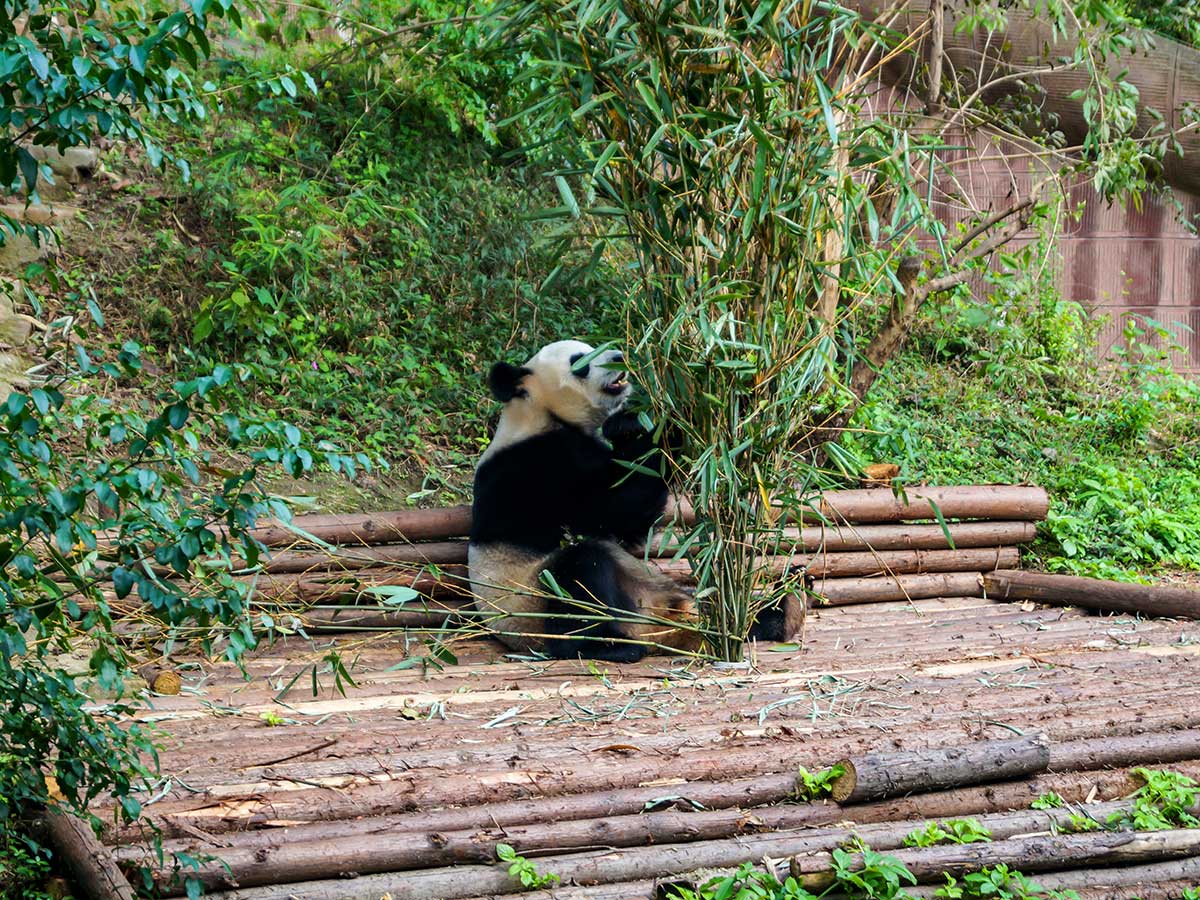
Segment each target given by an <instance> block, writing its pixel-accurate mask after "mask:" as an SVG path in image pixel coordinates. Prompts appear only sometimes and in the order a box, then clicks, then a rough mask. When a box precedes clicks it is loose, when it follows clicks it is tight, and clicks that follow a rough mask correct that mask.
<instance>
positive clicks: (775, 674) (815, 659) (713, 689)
mask: <svg viewBox="0 0 1200 900" xmlns="http://www.w3.org/2000/svg"><path fill="white" fill-rule="evenodd" d="M334 647H336V648H337V649H338V651H339V652H340V654H341V657H342V659H343V660H344V661H345V663H346V667H347V669H348V670H349V673H350V675H351V676H352V677H353V679H354V681H355V683H356V685H357V686H356V687H352V686H350V685H346V686H345V690H346V693H345V695H344V696H343V695H342V694H340V693H339V692H338V691H337V689H336V687H335V679H334V675H333V673H331V672H330V671H329V670H328V663H327V661H326V660H325V657H326V655H327V653H328V652H329V650H330V649H331V648H334ZM420 650H421V646H420V643H419V641H418V640H416V639H414V638H413V637H406V636H405V635H404V634H403V633H399V632H395V633H387V634H385V635H381V636H370V637H364V636H363V635H361V634H360V635H340V636H319V637H317V638H315V639H314V640H312V641H309V640H304V639H301V638H299V637H294V638H288V639H285V640H282V641H280V642H277V643H276V644H275V645H274V646H270V647H264V648H260V649H259V650H258V651H257V652H255V653H254V654H252V655H251V657H250V658H249V660H248V662H247V669H248V672H249V679H248V680H245V679H243V678H242V677H241V675H240V674H239V672H238V671H237V669H236V668H235V667H233V666H231V665H228V664H220V663H217V664H214V663H212V662H209V661H203V660H191V661H190V663H189V664H187V665H184V666H181V667H179V669H178V671H179V674H180V675H181V676H182V679H183V691H182V693H181V694H180V695H178V696H172V697H154V698H153V701H152V704H151V708H150V709H148V710H146V711H145V712H144V714H143V715H142V718H143V719H144V721H145V722H146V723H147V724H149V723H153V724H154V726H155V727H157V728H158V729H161V731H162V733H163V736H164V748H163V751H162V754H161V772H162V780H161V782H160V783H158V784H156V785H155V786H154V788H153V790H151V791H149V792H147V794H146V796H145V802H146V804H147V805H146V813H147V815H148V817H149V818H150V819H151V820H152V821H153V822H155V823H156V824H157V825H158V826H160V827H161V829H162V832H163V838H164V843H165V846H166V847H167V849H168V850H171V851H183V852H186V853H188V854H192V855H194V856H197V857H204V856H206V855H207V856H211V857H213V858H214V860H213V861H207V862H201V863H200V868H199V872H200V875H201V877H202V878H203V880H204V881H205V883H206V884H207V886H208V888H209V891H210V893H209V894H207V895H206V896H217V897H222V898H225V900H235V898H236V900H268V898H270V900H283V898H300V900H330V898H339V900H380V898H382V897H384V896H388V897H390V898H391V900H421V898H440V900H453V898H474V897H485V896H490V897H496V896H505V895H508V894H517V893H518V892H521V891H522V890H523V888H522V886H521V884H520V882H519V881H518V880H517V879H516V878H514V877H512V876H510V875H509V874H508V866H507V864H498V863H497V861H496V845H497V844H498V843H507V844H509V845H511V846H512V847H514V848H515V849H516V851H517V852H518V853H520V854H521V855H523V856H525V857H527V858H528V859H530V860H531V861H533V862H534V864H535V865H536V866H537V867H538V869H539V870H540V871H542V872H548V873H554V874H556V875H558V876H559V877H560V878H561V879H562V880H561V883H560V884H559V885H557V886H555V887H552V888H549V889H546V890H542V891H534V892H532V893H524V894H522V896H524V897H527V898H536V900H549V898H558V900H566V898H591V900H596V898H629V900H634V898H638V900H644V898H649V897H651V896H653V890H654V885H655V883H656V882H657V881H659V880H662V879H666V878H669V877H671V876H679V875H682V874H684V873H688V872H692V871H694V870H701V871H713V870H722V869H728V868H730V867H733V866H736V865H737V864H739V863H740V862H743V861H761V860H763V859H764V858H769V859H771V860H773V861H776V862H778V861H781V860H782V861H783V862H782V863H781V864H782V865H783V869H782V871H783V872H785V873H786V872H787V871H788V860H789V859H790V860H791V863H790V865H791V870H792V871H793V872H797V873H816V872H819V871H820V869H821V867H822V865H824V863H823V862H822V860H823V859H824V858H825V857H822V854H826V856H827V852H828V851H829V850H831V849H833V848H835V847H838V846H841V845H842V844H844V843H845V841H846V840H847V838H848V837H849V836H850V834H851V833H853V832H855V831H857V833H859V834H860V835H861V836H863V837H864V839H866V840H867V841H868V843H870V844H871V845H872V846H873V847H876V848H877V849H883V850H889V852H892V851H894V852H896V854H897V855H899V856H901V857H903V856H904V854H906V853H907V854H910V856H911V855H912V854H914V853H916V851H911V850H904V849H900V846H901V842H902V839H903V836H904V835H905V834H907V833H908V832H909V831H910V830H912V829H915V828H918V827H921V826H922V825H923V824H924V823H925V821H926V820H929V819H945V818H954V817H963V816H971V817H975V818H978V819H980V821H982V822H984V823H985V824H987V825H988V826H989V827H991V828H992V829H993V836H994V838H995V843H994V844H993V845H991V846H992V848H993V849H991V850H989V851H988V853H990V854H992V855H993V856H996V854H997V853H999V856H996V858H998V859H1004V858H1011V859H1014V860H1018V861H1024V862H1025V863H1026V864H1027V865H1028V866H1029V868H1030V870H1031V871H1039V872H1040V874H1039V876H1038V880H1039V881H1040V882H1041V883H1043V884H1044V885H1046V886H1047V887H1054V886H1062V887H1074V888H1075V889H1076V890H1077V891H1079V893H1080V896H1081V897H1082V898H1084V900H1099V898H1102V897H1103V898H1117V897H1129V896H1139V897H1141V898H1142V900H1152V898H1157V897H1178V896H1181V893H1180V892H1181V890H1182V888H1183V887H1185V886H1188V885H1191V884H1197V883H1200V840H1197V838H1198V837H1200V833H1192V832H1187V831H1183V832H1171V831H1167V832H1156V833H1153V834H1146V835H1138V836H1137V839H1136V840H1134V841H1132V843H1131V842H1129V841H1126V842H1125V843H1122V842H1121V841H1120V840H1117V839H1115V838H1114V837H1113V835H1111V834H1107V833H1105V834H1096V835H1090V834H1082V835H1070V836H1058V838H1055V840H1059V841H1060V843H1059V844H1056V845H1054V846H1053V847H1050V848H1049V849H1047V847H1046V846H1043V845H1037V841H1038V840H1041V841H1042V842H1043V844H1044V843H1045V841H1047V840H1051V839H1050V838H1047V837H1045V835H1048V834H1049V833H1050V832H1051V831H1052V830H1053V826H1054V825H1055V824H1056V823H1061V822H1062V821H1064V816H1065V815H1066V814H1067V813H1068V812H1084V813H1086V812H1088V811H1089V810H1092V811H1094V812H1095V813H1096V814H1097V816H1098V817H1100V818H1103V815H1105V814H1106V812H1107V811H1109V810H1111V809H1113V808H1114V807H1112V806H1111V804H1112V803H1113V802H1116V801H1119V800H1120V798H1123V797H1126V796H1128V795H1129V794H1130V793H1131V792H1132V791H1133V790H1135V789H1136V788H1137V787H1138V785H1139V781H1138V779H1137V778H1136V777H1135V776H1134V775H1133V774H1131V772H1130V768H1131V767H1133V766H1138V765H1153V764H1157V763H1169V764H1170V767H1171V768H1172V769H1175V770H1177V771H1180V772H1184V773H1187V774H1189V775H1191V776H1193V777H1200V678H1198V677H1197V674H1196V673H1197V657H1198V656H1200V622H1197V621H1194V620H1184V619H1180V620H1173V619H1143V618H1139V617H1137V616H1135V615H1130V614H1119V615H1107V614H1096V613H1090V612H1086V611H1082V610H1079V609H1075V608H1061V607H1045V606H1036V605H1035V604H1034V603H1032V602H1023V603H1019V604H1018V603H1013V602H996V601H991V600H986V599H982V598H978V597H958V598H949V599H945V598H943V599H921V600H914V601H911V602H881V603H872V604H865V605H858V606H837V607H831V608H826V609H816V610H813V611H812V612H811V613H810V615H809V618H808V622H807V626H806V630H805V634H804V641H803V647H802V648H801V647H799V646H797V645H782V646H778V645H776V646H771V645H765V646H763V645H760V646H757V647H755V648H753V652H752V654H751V661H752V666H751V667H750V668H748V669H737V668H720V667H713V666H711V665H705V664H701V663H696V662H692V663H689V662H687V661H685V660H681V659H679V658H670V657H656V658H648V659H646V660H644V661H643V662H641V663H639V664H636V665H624V666H621V665H612V664H599V663H595V664H593V663H586V662H578V661H575V662H567V661H553V662H547V661H523V660H515V659H512V658H506V657H505V656H504V654H503V651H502V649H501V648H500V647H499V645H497V644H494V643H492V642H490V641H486V640H479V639H472V640H466V641H462V642H460V643H456V644H454V650H455V652H456V654H457V664H451V663H450V662H448V661H447V662H442V663H436V662H429V663H427V664H424V665H423V664H421V663H420V662H418V661H415V660H414V654H416V653H418V652H419V651H420ZM314 673H315V681H314ZM314 687H315V694H314ZM1022 737H1030V738H1034V737H1036V738H1037V742H1038V745H1039V747H1040V746H1041V745H1042V744H1043V743H1045V744H1048V745H1049V754H1048V757H1046V758H1045V759H1043V760H1042V762H1041V763H1037V762H1035V763H1034V768H1035V769H1037V768H1038V767H1039V766H1040V765H1042V764H1045V766H1046V768H1045V769H1042V770H1041V771H1037V772H1036V774H1032V775H1022V776H1020V777H1019V778H1017V779H1016V780H1009V781H1004V782H997V783H987V779H986V778H985V779H984V782H985V783H981V784H979V783H977V784H974V785H968V786H960V787H951V788H947V787H945V786H944V784H942V785H939V786H938V789H936V790H933V791H930V792H925V793H911V794H909V795H907V796H898V797H888V798H887V799H882V800H876V799H871V800H868V801H866V802H862V803H857V804H855V803H847V804H846V805H838V804H835V803H833V802H832V801H829V800H821V801H816V802H798V801H795V800H789V799H788V798H789V795H790V794H791V792H792V790H793V788H794V782H795V777H796V774H797V771H798V767H799V766H804V767H805V768H807V769H808V770H809V771H810V772H815V771H817V770H821V769H823V768H825V767H828V766H831V765H833V764H834V763H836V762H837V761H839V760H841V759H846V758H857V757H859V756H862V755H864V754H887V753H902V752H905V751H922V750H942V749H949V748H956V747H963V746H976V745H980V746H982V742H987V741H1014V740H1016V739H1019V738H1022ZM1039 752H1044V750H1039ZM1047 760H1048V761H1047ZM1047 791H1054V792H1056V793H1058V794H1059V795H1060V796H1061V797H1063V798H1064V799H1065V800H1066V801H1067V802H1068V803H1071V804H1079V805H1078V806H1077V807H1073V808H1070V809H1065V810H1046V811H1040V812H1039V811H1031V810H1030V803H1031V802H1032V801H1033V800H1035V799H1036V798H1037V797H1038V796H1039V795H1041V794H1043V793H1044V792H1047ZM1102 804H1110V805H1108V806H1105V805H1102ZM97 811H98V812H100V813H101V815H102V816H103V815H104V811H103V810H97ZM1006 817H1007V818H1006ZM1056 817H1057V818H1056ZM108 818H109V820H110V821H111V818H112V817H111V814H110V815H109V816H108ZM851 823H853V824H851ZM848 829H849V830H848ZM1030 835H1034V837H1030ZM1036 835H1043V837H1041V838H1038V837H1036ZM1067 837H1069V838H1070V841H1067V840H1066V839H1067ZM1125 837H1128V835H1126V836H1125ZM1088 839H1090V840H1088ZM105 840H106V841H107V842H108V843H109V844H111V845H114V846H115V853H116V856H117V858H118V860H119V861H121V862H122V864H123V865H126V866H127V867H128V866H131V865H134V864H136V863H137V862H139V861H140V862H147V863H149V864H150V865H151V866H153V867H155V868H158V866H157V863H156V862H155V861H153V860H151V859H149V858H148V857H147V855H146V849H145V848H146V846H147V844H146V840H145V836H144V834H142V833H140V832H138V831H135V830H133V829H131V828H128V827H112V828H110V829H109V831H108V833H107V835H106V836H105ZM1063 842H1066V843H1070V846H1069V847H1068V846H1067V845H1066V843H1063ZM1035 845H1036V846H1035ZM996 848H999V849H996ZM1006 848H1008V849H1011V851H1012V854H1011V856H1010V857H1005V856H1004V853H1005V852H1006ZM1056 848H1057V849H1056ZM921 852H922V853H926V854H928V851H921ZM935 855H936V854H935ZM943 855H945V854H943ZM959 855H960V856H961V855H962V854H959ZM924 859H925V857H920V858H918V857H917V856H912V864H913V866H914V869H913V870H914V871H918V870H921V871H924V870H923V869H921V866H923V865H932V863H926V862H923V861H922V860H924ZM222 860H223V861H224V863H222V862H221V861H222ZM225 864H227V865H228V868H226V865H225ZM954 865H956V866H959V868H955V869H954V871H964V869H963V868H962V866H964V865H965V866H966V867H967V869H969V868H970V864H969V861H968V862H967V863H963V862H962V861H961V860H959V862H956V863H955V864H954ZM159 875H160V878H161V879H162V883H163V885H164V893H165V894H166V895H168V896H180V895H182V894H183V893H184V888H183V885H182V882H181V881H179V880H178V879H177V878H176V879H175V880H172V878H171V876H172V871H171V865H170V857H168V865H167V866H166V867H165V868H161V869H160V872H159ZM803 877H804V878H816V879H818V880H817V881H814V882H813V883H814V884H819V883H820V881H819V879H820V878H821V877H823V876H820V875H819V874H818V875H807V874H804V875H803ZM938 883H944V880H942V879H933V880H931V881H930V882H929V887H924V888H914V892H915V893H916V894H917V895H918V896H932V890H933V885H935V884H938Z"/></svg>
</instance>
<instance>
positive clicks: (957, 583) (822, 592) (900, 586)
mask: <svg viewBox="0 0 1200 900" xmlns="http://www.w3.org/2000/svg"><path fill="white" fill-rule="evenodd" d="M979 579H980V573H978V572H953V573H947V574H941V575H889V576H884V577H878V578H819V579H817V580H816V581H814V582H813V587H812V590H813V593H814V594H817V595H818V596H819V597H820V598H821V602H820V603H818V604H816V605H817V606H818V607H820V606H850V605H852V604H855V603H885V602H888V601H892V600H923V599H927V598H929V597H982V596H983V586H982V584H981V583H980V580H979Z"/></svg>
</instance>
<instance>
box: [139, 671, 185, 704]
mask: <svg viewBox="0 0 1200 900" xmlns="http://www.w3.org/2000/svg"><path fill="white" fill-rule="evenodd" d="M138 674H139V675H141V676H142V678H144V679H145V681H146V685H147V686H148V687H149V688H150V690H152V691H154V693H156V694H163V695H165V696H169V697H174V696H176V695H177V694H178V693H179V692H180V691H181V690H182V689H183V679H182V678H180V677H179V673H178V672H176V671H175V670H174V669H168V668H165V667H163V666H155V665H145V666H142V667H141V668H140V669H138Z"/></svg>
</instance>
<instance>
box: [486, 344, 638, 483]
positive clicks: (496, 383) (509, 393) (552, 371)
mask: <svg viewBox="0 0 1200 900" xmlns="http://www.w3.org/2000/svg"><path fill="white" fill-rule="evenodd" d="M593 351H594V348H593V347H589V346H588V345H587V344H585V343H583V342H582V341H555V342H554V343H553V344H547V345H546V346H545V347H543V348H542V349H541V350H539V351H538V352H537V353H535V354H534V356H533V358H532V359H530V360H529V362H527V363H526V364H525V365H524V366H513V365H509V364H508V363H503V362H500V363H496V365H495V366H493V367H492V371H491V374H490V376H489V382H490V384H491V388H492V393H493V394H494V395H495V396H496V398H497V399H498V400H500V401H501V402H502V403H503V404H504V411H503V412H502V413H500V423H499V425H498V426H497V427H496V435H495V437H494V438H493V439H492V443H491V444H490V445H489V446H488V448H487V450H485V451H484V453H483V456H482V457H480V460H479V462H480V464H482V463H483V461H484V460H485V459H487V458H488V457H489V456H491V455H492V454H494V453H496V452H498V451H499V450H502V449H503V448H505V447H507V446H510V445H512V444H515V443H517V442H519V441H523V440H525V439H526V438H531V437H534V436H535V435H538V434H542V433H544V432H546V431H549V430H551V429H553V428H557V427H559V425H560V424H561V423H564V422H565V423H566V424H568V425H573V426H575V427H576V428H583V429H588V430H590V429H599V428H600V426H601V425H603V424H604V421H605V420H606V419H607V418H608V417H609V416H611V415H612V414H613V413H615V412H618V411H619V410H620V409H621V408H622V407H623V406H624V405H625V401H626V400H628V399H629V392H630V390H631V388H630V385H629V382H628V380H627V379H626V373H625V371H624V370H623V369H622V368H620V365H621V364H622V363H623V361H624V358H625V357H624V354H622V353H621V352H620V351H618V350H605V351H603V352H601V353H598V354H596V355H595V356H592V355H591V354H592V353H593Z"/></svg>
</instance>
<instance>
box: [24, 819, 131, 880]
mask: <svg viewBox="0 0 1200 900" xmlns="http://www.w3.org/2000/svg"><path fill="white" fill-rule="evenodd" d="M34 827H35V829H36V831H37V833H38V834H40V835H42V836H43V838H44V840H45V841H46V843H47V844H48V845H49V847H50V849H51V852H52V853H53V855H54V858H55V860H57V861H58V862H59V863H60V864H61V865H62V867H63V868H64V869H65V870H66V872H67V874H68V875H69V876H70V877H71V881H72V882H74V884H75V887H76V888H77V889H78V890H80V891H82V892H83V896H84V897H85V898H86V900H137V895H136V894H135V893H134V891H133V888H132V887H131V886H130V884H129V881H128V880H126V878H125V875H124V873H123V872H122V871H121V869H120V867H119V866H118V865H117V862H116V860H115V859H114V858H113V853H112V850H110V849H109V848H108V847H106V846H104V844H102V843H100V840H99V839H98V838H97V837H96V835H95V833H94V832H93V831H92V828H91V826H90V825H88V824H87V823H86V822H84V821H82V820H81V819H80V818H79V817H78V816H76V815H74V814H72V813H69V812H66V811H65V810H57V809H50V810H46V811H45V812H44V813H42V814H41V815H40V816H39V817H38V818H37V820H36V821H35V823H34Z"/></svg>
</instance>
